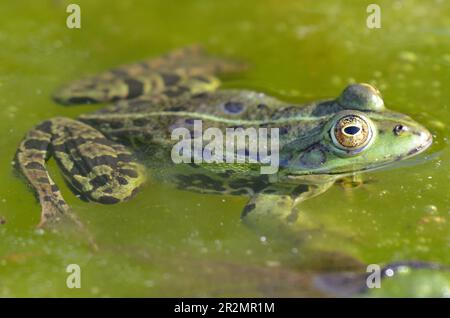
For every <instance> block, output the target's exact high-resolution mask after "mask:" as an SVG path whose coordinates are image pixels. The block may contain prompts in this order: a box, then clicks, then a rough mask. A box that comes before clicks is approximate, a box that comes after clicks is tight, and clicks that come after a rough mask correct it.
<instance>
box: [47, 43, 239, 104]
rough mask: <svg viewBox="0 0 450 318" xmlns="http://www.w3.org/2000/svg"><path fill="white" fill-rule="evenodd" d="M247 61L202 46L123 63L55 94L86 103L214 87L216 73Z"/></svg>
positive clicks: (59, 99)
mask: <svg viewBox="0 0 450 318" xmlns="http://www.w3.org/2000/svg"><path fill="white" fill-rule="evenodd" d="M243 68H244V65H243V64H241V63H237V62H234V61H228V60H225V59H221V58H217V57H213V56H210V55H208V54H206V53H205V52H204V51H203V50H202V49H201V48H200V47H198V46H191V47H187V48H184V49H180V50H175V51H172V52H170V53H169V54H167V55H164V56H162V57H159V58H154V59H149V60H145V61H142V62H138V63H134V64H128V65H123V66H120V67H117V68H115V69H112V70H110V71H107V72H103V73H101V74H98V75H95V76H90V77H86V78H84V79H81V80H78V81H75V82H73V83H70V84H68V85H66V86H63V87H61V88H60V89H59V90H58V91H56V92H55V94H54V95H53V97H54V99H55V100H56V101H57V102H59V103H61V104H66V105H69V104H83V103H100V102H111V101H116V100H122V99H133V98H136V97H139V96H142V95H155V94H161V93H164V92H166V91H167V92H168V94H180V92H181V91H191V92H193V93H195V92H199V91H210V90H214V89H216V88H217V86H218V85H219V81H218V80H217V79H215V78H214V77H213V76H214V75H221V74H228V73H234V72H238V71H241V70H242V69H243Z"/></svg>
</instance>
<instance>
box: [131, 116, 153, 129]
mask: <svg viewBox="0 0 450 318" xmlns="http://www.w3.org/2000/svg"><path fill="white" fill-rule="evenodd" d="M149 122H150V121H149V120H148V119H145V118H138V119H135V120H133V125H134V126H138V127H143V126H145V125H147V124H148V123H149Z"/></svg>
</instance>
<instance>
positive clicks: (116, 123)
mask: <svg viewBox="0 0 450 318" xmlns="http://www.w3.org/2000/svg"><path fill="white" fill-rule="evenodd" d="M109 127H111V128H112V129H120V128H122V127H123V122H120V121H113V122H111V123H109Z"/></svg>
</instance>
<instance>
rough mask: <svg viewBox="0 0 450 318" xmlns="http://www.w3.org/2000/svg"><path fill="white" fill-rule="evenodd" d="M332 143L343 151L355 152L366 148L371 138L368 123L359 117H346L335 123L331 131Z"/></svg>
mask: <svg viewBox="0 0 450 318" xmlns="http://www.w3.org/2000/svg"><path fill="white" fill-rule="evenodd" d="M331 136H332V139H333V142H334V144H335V145H336V146H338V147H339V148H341V149H345V150H347V149H348V150H357V149H360V148H362V147H364V146H366V145H367V144H368V143H369V141H370V139H371V138H372V131H371V128H370V126H369V123H368V122H367V121H366V120H365V119H363V118H362V117H360V116H357V115H346V116H344V117H342V118H341V119H339V120H338V121H336V123H335V125H334V126H333V129H332V131H331Z"/></svg>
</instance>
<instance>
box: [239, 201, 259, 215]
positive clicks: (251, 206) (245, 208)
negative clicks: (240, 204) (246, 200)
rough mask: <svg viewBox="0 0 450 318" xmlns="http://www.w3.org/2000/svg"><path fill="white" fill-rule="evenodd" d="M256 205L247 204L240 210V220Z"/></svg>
mask: <svg viewBox="0 0 450 318" xmlns="http://www.w3.org/2000/svg"><path fill="white" fill-rule="evenodd" d="M255 207H256V205H255V204H254V203H250V204H247V205H246V206H245V207H244V209H243V210H242V214H241V218H245V217H246V216H247V215H248V214H249V213H250V212H252V211H253V210H254V209H255Z"/></svg>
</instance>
